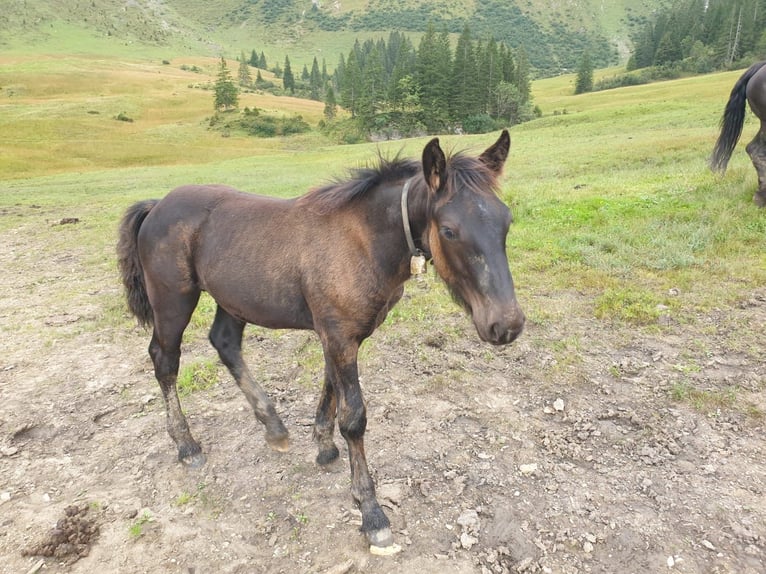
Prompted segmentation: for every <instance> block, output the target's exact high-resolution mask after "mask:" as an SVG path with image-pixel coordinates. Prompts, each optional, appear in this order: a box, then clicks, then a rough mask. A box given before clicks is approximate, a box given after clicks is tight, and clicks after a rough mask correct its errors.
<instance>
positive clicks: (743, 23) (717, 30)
mask: <svg viewBox="0 0 766 574" xmlns="http://www.w3.org/2000/svg"><path fill="white" fill-rule="evenodd" d="M633 41H634V46H635V48H634V51H633V54H632V56H631V58H630V60H629V62H628V66H627V67H628V70H635V69H639V68H646V67H650V66H656V67H675V68H679V69H681V70H682V71H688V72H697V73H705V72H711V71H713V70H716V69H726V68H730V67H739V66H740V65H745V64H747V65H749V63H750V62H752V61H753V60H758V59H763V58H764V57H765V56H766V0H684V1H683V2H674V3H673V5H672V6H669V7H666V8H665V9H663V10H660V11H659V12H658V14H657V16H656V17H655V18H654V19H653V20H652V21H650V22H648V23H647V24H646V25H645V26H644V27H643V28H642V29H641V30H640V31H639V33H638V35H637V36H636V37H635V38H634V39H633Z"/></svg>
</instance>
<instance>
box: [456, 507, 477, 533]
mask: <svg viewBox="0 0 766 574" xmlns="http://www.w3.org/2000/svg"><path fill="white" fill-rule="evenodd" d="M457 523H458V524H459V525H460V526H462V527H463V531H464V532H468V533H474V532H478V531H479V528H480V527H481V521H480V520H479V513H478V512H476V511H475V510H474V509H470V510H465V511H463V512H462V513H461V514H460V516H458V517H457Z"/></svg>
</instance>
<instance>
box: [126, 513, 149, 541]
mask: <svg viewBox="0 0 766 574" xmlns="http://www.w3.org/2000/svg"><path fill="white" fill-rule="evenodd" d="M153 520H154V517H153V516H152V515H151V513H150V512H149V511H148V510H145V511H144V512H143V513H142V514H141V516H139V517H138V518H137V519H136V520H135V521H134V522H133V523H132V524H131V525H130V527H129V528H128V534H129V535H130V537H131V538H132V539H134V540H135V539H138V538H141V537H142V536H143V535H144V528H145V527H146V525H147V524H148V523H149V522H152V521H153Z"/></svg>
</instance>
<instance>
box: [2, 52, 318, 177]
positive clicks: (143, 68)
mask: <svg viewBox="0 0 766 574" xmlns="http://www.w3.org/2000/svg"><path fill="white" fill-rule="evenodd" d="M183 64H186V66H187V67H189V68H190V67H191V66H196V67H197V68H198V69H200V70H201V72H191V71H186V70H182V69H181V65H183ZM227 64H228V67H229V69H230V71H231V72H232V76H235V75H236V71H237V67H238V62H236V61H228V62H227ZM217 71H218V60H217V59H214V58H195V59H192V58H187V59H179V60H178V61H175V60H174V61H173V62H171V63H170V64H169V65H167V64H166V65H163V64H162V63H160V62H147V61H135V62H126V61H123V60H112V59H93V58H78V57H76V56H67V57H61V56H38V57H35V58H31V57H8V56H6V57H2V58H0V86H2V91H0V98H2V99H0V134H2V135H0V155H2V157H3V158H4V161H3V162H0V179H4V178H18V177H30V176H34V175H43V174H51V173H59V172H63V171H71V170H90V169H100V168H110V167H127V166H138V165H168V164H170V165H173V164H181V163H204V162H207V161H215V160H220V159H227V158H233V157H242V156H246V155H254V154H258V153H259V150H263V149H266V150H268V149H274V148H275V147H276V146H278V145H279V142H278V141H269V140H263V139H256V138H246V137H229V138H222V137H221V134H220V133H218V132H214V131H210V130H208V129H207V119H208V118H209V117H210V116H211V115H212V113H213V91H212V89H209V88H211V87H212V85H213V83H214V82H215V76H216V74H217ZM265 75H266V77H268V76H269V74H265ZM206 86H207V87H208V89H204V87H206ZM245 106H247V107H250V108H253V107H257V108H259V109H261V110H263V111H264V112H266V113H268V114H275V115H276V114H279V115H294V114H298V115H301V116H303V118H304V119H305V120H306V121H308V122H309V123H310V124H312V125H316V123H317V122H318V121H319V120H320V119H321V118H322V111H323V104H322V103H321V102H313V101H308V100H302V99H299V98H291V97H278V96H274V95H271V94H256V93H242V94H240V107H241V108H244V107H245ZM119 114H123V115H124V116H126V117H127V118H130V119H132V120H133V121H132V122H128V121H118V120H116V119H115V118H116V116H118V115H119ZM128 142H129V143H130V145H127V144H128Z"/></svg>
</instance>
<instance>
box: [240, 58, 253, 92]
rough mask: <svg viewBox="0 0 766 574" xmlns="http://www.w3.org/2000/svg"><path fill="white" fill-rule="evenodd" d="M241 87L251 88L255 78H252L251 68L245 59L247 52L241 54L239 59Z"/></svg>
mask: <svg viewBox="0 0 766 574" xmlns="http://www.w3.org/2000/svg"><path fill="white" fill-rule="evenodd" d="M238 77H239V85H240V86H249V85H250V84H252V83H253V78H252V77H251V76H250V66H248V65H247V60H246V59H245V52H244V51H243V52H242V53H241V54H240V57H239V74H238Z"/></svg>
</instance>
